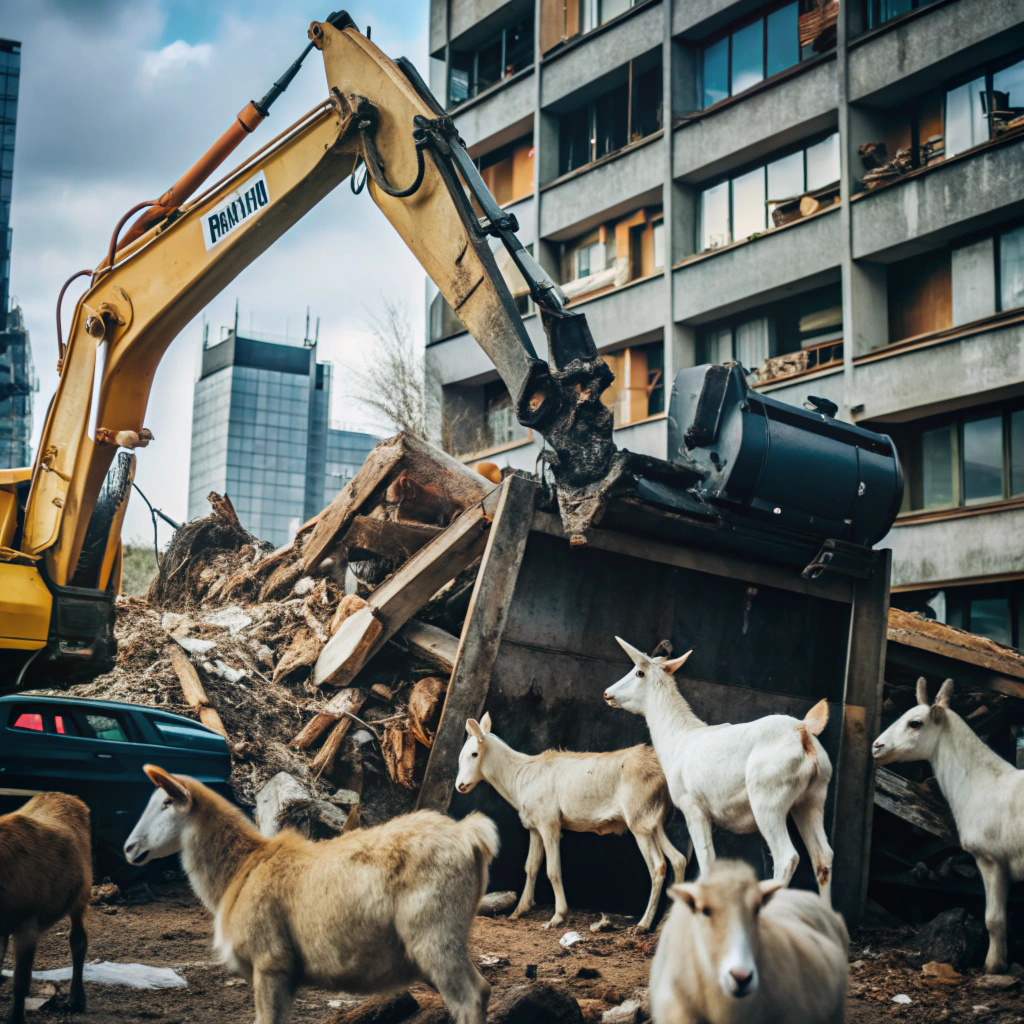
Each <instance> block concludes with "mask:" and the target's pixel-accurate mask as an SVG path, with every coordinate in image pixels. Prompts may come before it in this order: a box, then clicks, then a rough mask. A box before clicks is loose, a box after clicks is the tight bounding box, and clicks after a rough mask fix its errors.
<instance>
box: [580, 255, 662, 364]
mask: <svg viewBox="0 0 1024 1024" xmlns="http://www.w3.org/2000/svg"><path fill="white" fill-rule="evenodd" d="M665 299H666V296H665V274H664V273H663V272H660V271H659V272H658V273H657V274H655V275H652V276H651V277H643V278H640V279H639V280H636V281H630V282H629V283H628V284H624V285H621V286H620V287H618V288H615V287H612V288H609V289H607V290H605V291H603V292H600V293H598V294H597V295H594V296H582V297H581V298H579V299H574V300H573V301H572V302H571V304H570V308H571V309H573V310H579V312H581V313H585V314H586V316H587V323H588V325H589V326H590V333H591V334H592V335H593V336H594V342H595V343H596V345H597V347H598V349H605V348H607V347H608V346H609V345H617V344H621V343H622V342H625V341H634V342H637V343H639V342H643V341H650V340H653V338H655V337H660V336H661V332H662V330H663V328H664V326H665V315H666V314H665V311H666V310H667V308H668V304H667V302H666V301H665Z"/></svg>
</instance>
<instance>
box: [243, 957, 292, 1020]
mask: <svg viewBox="0 0 1024 1024" xmlns="http://www.w3.org/2000/svg"><path fill="white" fill-rule="evenodd" d="M252 990H253V997H254V1001H255V1003H256V1024H287V1021H288V1019H289V1018H290V1017H291V1015H292V996H293V993H292V983H291V978H290V977H289V975H288V974H287V973H285V972H283V971H269V970H261V969H260V968H259V967H254V968H253V972H252Z"/></svg>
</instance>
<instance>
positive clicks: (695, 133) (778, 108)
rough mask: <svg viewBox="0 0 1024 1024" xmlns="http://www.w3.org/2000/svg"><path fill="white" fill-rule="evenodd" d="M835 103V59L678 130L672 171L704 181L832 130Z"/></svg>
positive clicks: (684, 178)
mask: <svg viewBox="0 0 1024 1024" xmlns="http://www.w3.org/2000/svg"><path fill="white" fill-rule="evenodd" d="M838 102H839V96H838V92H837V88H836V62H835V61H834V60H830V61H827V62H825V63H824V64H818V65H817V66H816V67H813V68H811V69H810V70H809V71H807V72H805V73H804V74H802V75H797V76H796V77H795V78H791V79H789V80H788V81H785V82H781V83H779V85H777V86H775V88H773V89H765V90H764V91H763V92H758V93H755V94H754V95H753V96H750V97H748V98H747V99H745V100H742V101H741V102H738V103H734V104H732V105H731V106H728V107H725V108H724V109H722V110H720V111H718V112H717V113H714V114H711V115H709V116H707V117H702V118H700V119H699V120H697V121H693V122H691V123H690V124H688V125H685V126H684V127H683V128H680V129H678V130H677V131H676V132H675V133H674V136H673V149H674V152H673V155H672V173H673V175H674V176H675V177H676V178H681V179H682V180H684V181H687V182H699V181H706V180H707V179H708V178H712V177H715V176H716V175H719V174H724V173H726V172H728V171H731V170H733V169H735V168H737V167H740V166H742V165H743V164H746V163H749V162H750V161H753V160H756V159H758V158H759V157H761V156H764V155H766V154H768V153H770V152H771V151H772V150H777V149H780V148H781V147H783V146H788V145H789V144H790V143H795V142H799V141H800V140H801V139H804V138H807V137H808V136H809V135H813V134H814V133H815V132H819V131H826V130H828V129H832V128H835V126H836V123H837V117H838V113H837V108H838ZM737 147H738V148H737Z"/></svg>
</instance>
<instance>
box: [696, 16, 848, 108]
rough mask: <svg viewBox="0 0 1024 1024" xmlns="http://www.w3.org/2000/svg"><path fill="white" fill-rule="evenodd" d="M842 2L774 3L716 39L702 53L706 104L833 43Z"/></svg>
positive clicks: (702, 73)
mask: <svg viewBox="0 0 1024 1024" xmlns="http://www.w3.org/2000/svg"><path fill="white" fill-rule="evenodd" d="M838 6H839V5H838V4H837V3H828V2H825V3H822V2H820V0H801V2H797V0H791V2H789V3H785V4H783V5H782V6H779V5H778V4H775V5H773V6H770V7H768V8H767V9H766V10H765V11H764V12H762V13H760V14H758V15H757V17H756V18H755V19H754V20H753V21H749V20H747V21H741V22H737V23H736V25H735V26H733V27H732V28H730V29H728V30H727V31H726V32H725V33H724V34H723V35H721V36H719V37H718V38H715V39H711V40H710V41H709V42H708V43H706V44H705V46H704V49H703V52H702V53H701V62H700V70H701V79H702V81H701V96H702V99H703V103H702V106H703V107H710V106H712V105H713V104H715V103H719V102H720V101H721V100H724V99H726V98H727V97H729V96H737V95H739V94H740V93H741V92H744V91H745V90H746V89H749V88H751V87H752V86H755V85H757V84H758V82H761V81H763V80H764V79H765V78H766V77H769V76H771V75H775V74H778V72H780V71H785V69H786V68H788V67H792V66H793V65H794V64H799V63H800V61H801V59H805V58H807V57H810V56H813V55H814V54H815V53H822V52H824V51H825V50H826V49H829V48H831V47H832V46H834V45H835V22H836V13H837V11H838ZM802 41H803V43H804V45H803V46H801V42H802Z"/></svg>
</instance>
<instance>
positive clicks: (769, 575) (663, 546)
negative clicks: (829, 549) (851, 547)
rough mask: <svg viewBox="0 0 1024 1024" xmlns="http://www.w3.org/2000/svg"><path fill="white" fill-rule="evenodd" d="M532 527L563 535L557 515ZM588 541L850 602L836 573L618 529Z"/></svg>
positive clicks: (540, 517) (849, 586)
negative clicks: (811, 574) (806, 572)
mask: <svg viewBox="0 0 1024 1024" xmlns="http://www.w3.org/2000/svg"><path fill="white" fill-rule="evenodd" d="M533 529H534V530H536V531H537V532H538V533H546V534H549V535H550V536H552V537H561V538H564V537H565V531H564V530H563V529H562V521H561V520H560V519H559V518H558V516H555V515H551V514H550V513H548V512H536V513H535V514H534V517H533ZM587 544H588V546H589V547H592V548H598V549H600V550H602V551H614V552H616V553H617V554H620V555H629V556H631V557H633V558H643V559H646V560H647V561H648V562H663V563H665V564H666V565H678V566H679V567H680V568H683V569H695V570H696V571H697V572H706V573H711V574H712V575H713V576H725V577H728V578H729V579H738V580H747V581H749V582H750V583H755V584H757V585H758V586H765V587H778V588H779V589H780V590H790V591H793V592H794V593H797V594H808V595H810V596H811V597H823V598H826V599H827V600H830V601H841V602H844V603H849V602H850V601H851V600H852V599H853V582H852V581H851V580H850V579H848V578H847V577H845V576H836V575H835V574H832V573H824V574H822V575H821V576H820V577H819V578H818V579H816V580H805V579H804V578H803V577H802V576H801V575H800V572H799V571H798V570H797V569H785V568H782V567H780V566H774V565H759V564H757V563H753V562H750V561H748V560H746V559H742V558H734V557H732V556H731V555H722V554H718V553H717V552H712V551H709V550H707V549H705V548H695V547H687V546H684V545H677V544H668V543H666V542H665V541H661V540H655V539H654V538H652V537H640V536H637V535H636V534H632V533H622V532H621V531H619V530H588V531H587ZM879 571H880V570H879Z"/></svg>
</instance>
